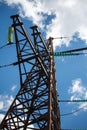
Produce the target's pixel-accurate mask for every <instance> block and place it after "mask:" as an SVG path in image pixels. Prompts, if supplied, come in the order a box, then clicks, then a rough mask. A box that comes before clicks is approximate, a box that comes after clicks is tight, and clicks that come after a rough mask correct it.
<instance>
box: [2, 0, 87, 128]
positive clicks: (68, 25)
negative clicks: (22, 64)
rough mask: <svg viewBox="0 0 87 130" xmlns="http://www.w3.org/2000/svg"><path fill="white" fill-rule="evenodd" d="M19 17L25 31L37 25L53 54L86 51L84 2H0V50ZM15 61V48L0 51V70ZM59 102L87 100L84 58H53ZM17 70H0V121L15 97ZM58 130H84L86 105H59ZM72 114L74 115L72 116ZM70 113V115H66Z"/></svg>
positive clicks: (86, 1) (86, 5)
mask: <svg viewBox="0 0 87 130" xmlns="http://www.w3.org/2000/svg"><path fill="white" fill-rule="evenodd" d="M14 14H19V15H20V17H21V20H22V21H23V23H24V25H25V28H26V29H27V31H28V33H29V27H30V26H32V25H39V29H40V31H41V32H42V33H43V35H44V38H45V39H47V38H48V37H49V36H51V37H53V38H58V37H61V36H63V37H67V38H64V39H62V40H61V39H54V41H53V44H54V50H55V51H61V50H62V51H63V50H68V49H75V48H80V47H87V17H86V14H87V0H48V1H47V0H38V1H37V0H0V47H1V46H3V45H5V44H6V43H7V42H8V40H7V34H8V27H9V26H10V25H11V24H12V21H11V19H10V16H11V15H14ZM13 61H16V49H15V46H14V45H13V46H9V47H5V48H3V49H0V66H1V65H4V64H9V63H12V62H13ZM55 63H56V77H57V89H58V94H59V97H58V98H59V99H61V100H63V99H65V100H68V99H69V100H75V99H87V74H86V72H87V56H86V55H82V56H70V57H55ZM19 82H20V81H19V73H18V68H17V67H8V68H0V121H1V120H2V118H3V117H4V115H5V113H6V111H7V110H8V108H9V106H10V104H11V102H12V101H13V99H14V97H15V95H16V94H17V92H18V90H19V88H20V86H19ZM59 106H60V115H61V128H62V129H75V128H79V129H83V128H87V123H86V120H87V103H86V102H82V103H62V102H61V103H59ZM75 111H76V112H75ZM70 113H71V114H70Z"/></svg>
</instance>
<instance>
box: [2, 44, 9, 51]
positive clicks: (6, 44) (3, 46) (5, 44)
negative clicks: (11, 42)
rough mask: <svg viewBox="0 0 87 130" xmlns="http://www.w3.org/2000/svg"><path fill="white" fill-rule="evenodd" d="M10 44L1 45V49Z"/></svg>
mask: <svg viewBox="0 0 87 130" xmlns="http://www.w3.org/2000/svg"><path fill="white" fill-rule="evenodd" d="M7 45H8V44H5V45H3V46H1V47H0V50H1V49H3V48H4V47H6V46H7Z"/></svg>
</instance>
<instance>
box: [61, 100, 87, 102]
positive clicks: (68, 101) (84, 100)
mask: <svg viewBox="0 0 87 130" xmlns="http://www.w3.org/2000/svg"><path fill="white" fill-rule="evenodd" d="M58 102H87V99H83V100H58Z"/></svg>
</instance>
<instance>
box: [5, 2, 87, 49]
mask: <svg viewBox="0 0 87 130" xmlns="http://www.w3.org/2000/svg"><path fill="white" fill-rule="evenodd" d="M3 1H4V2H5V3H7V4H8V5H9V6H15V7H17V8H18V9H19V13H20V15H21V16H22V17H27V18H28V19H29V20H32V22H33V23H34V24H37V25H39V27H41V28H43V27H46V29H47V30H46V34H47V37H49V36H52V37H58V36H70V37H71V36H73V35H74V34H75V33H76V32H79V37H80V38H81V39H83V40H85V41H86V42H87V35H86V34H87V18H86V14H87V7H86V5H87V0H73V1H72V0H66V1H65V0H54V1H53V0H49V1H47V0H38V1H37V0H33V1H31V0H21V1H20V0H3ZM50 15H55V18H54V17H53V18H52V19H50V22H49V23H48V24H46V23H45V24H44V21H46V18H47V19H49V16H50ZM70 40H72V38H70V39H64V41H63V42H61V41H60V40H59V41H54V47H56V46H57V45H58V46H61V44H66V45H69V42H70Z"/></svg>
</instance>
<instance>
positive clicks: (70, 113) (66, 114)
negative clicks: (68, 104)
mask: <svg viewBox="0 0 87 130" xmlns="http://www.w3.org/2000/svg"><path fill="white" fill-rule="evenodd" d="M86 106H87V104H86V105H85V106H83V107H81V108H79V109H77V110H75V111H73V112H69V113H65V114H62V115H60V116H69V115H72V114H74V113H77V112H78V111H80V110H82V109H83V108H84V107H86Z"/></svg>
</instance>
